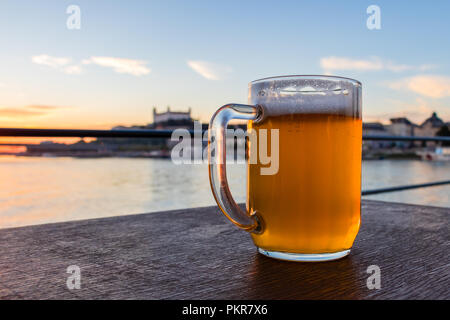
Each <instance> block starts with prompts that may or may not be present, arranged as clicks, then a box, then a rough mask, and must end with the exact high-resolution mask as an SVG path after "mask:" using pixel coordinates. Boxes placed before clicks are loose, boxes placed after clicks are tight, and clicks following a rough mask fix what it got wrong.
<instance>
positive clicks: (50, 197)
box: [0, 156, 450, 228]
mask: <svg viewBox="0 0 450 320" xmlns="http://www.w3.org/2000/svg"><path fill="white" fill-rule="evenodd" d="M362 177H363V178H362V182H363V189H373V188H380V187H387V186H395V185H405V184H414V183H424V182H431V181H439V180H444V179H450V162H423V161H419V160H374V161H363V175H362ZM228 179H229V182H230V185H231V190H232V192H233V195H234V196H235V198H236V201H238V202H244V201H245V192H246V190H245V188H246V171H245V165H242V164H230V165H228ZM449 194H450V186H439V187H431V188H423V189H416V190H410V191H402V192H394V193H388V194H380V195H374V196H367V197H365V198H366V199H377V200H385V201H395V202H404V203H414V204H421V205H432V206H440V207H448V208H449V207H450V199H449ZM214 204H215V202H214V199H213V197H212V194H211V191H210V187H209V180H208V171H207V165H206V164H192V165H176V164H174V163H172V162H171V161H170V160H165V159H145V158H98V159H80V158H41V157H14V156H1V157H0V228H7V227H16V226H24V225H33V224H42V223H49V222H60V221H69V220H80V219H88V218H99V217H107V216H118V215H127V214H135V213H144V212H154V211H162V210H171V209H181V208H189V207H200V206H208V205H214Z"/></svg>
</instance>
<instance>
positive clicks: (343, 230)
mask: <svg viewBox="0 0 450 320" xmlns="http://www.w3.org/2000/svg"><path fill="white" fill-rule="evenodd" d="M259 129H267V132H270V129H279V169H278V173H277V174H275V175H261V173H260V168H261V167H262V165H261V164H259V163H257V164H249V165H248V191H247V197H248V198H247V200H248V201H247V205H248V209H249V212H253V211H257V212H258V214H259V216H260V217H261V218H262V220H263V232H262V233H261V234H256V233H252V238H253V241H254V242H255V244H256V246H257V247H259V248H262V249H265V250H270V251H281V252H301V253H328V252H337V251H343V250H347V249H349V248H351V246H352V244H353V241H354V239H355V237H356V234H357V233H358V230H359V225H360V206H361V202H360V198H361V137H362V122H361V120H360V119H358V118H353V117H350V116H344V115H329V114H294V115H282V116H276V117H269V118H267V119H265V120H264V121H263V122H261V123H257V124H253V121H249V130H256V131H258V130H259ZM268 137H270V134H268ZM268 145H269V146H270V141H269V142H268Z"/></svg>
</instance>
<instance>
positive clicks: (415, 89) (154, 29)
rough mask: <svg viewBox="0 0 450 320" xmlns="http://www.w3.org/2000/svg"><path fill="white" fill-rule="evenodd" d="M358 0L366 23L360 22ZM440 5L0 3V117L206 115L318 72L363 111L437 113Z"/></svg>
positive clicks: (442, 29)
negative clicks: (264, 87) (375, 13)
mask: <svg viewBox="0 0 450 320" xmlns="http://www.w3.org/2000/svg"><path fill="white" fill-rule="evenodd" d="M72 4H76V5H78V6H79V7H80V9H81V28H80V29H79V30H70V29H68V28H67V26H66V20H67V18H68V17H69V14H67V13H66V10H67V7H68V6H69V5H72ZM371 4H376V5H378V6H379V7H380V8H381V29H380V30H369V29H368V28H367V27H366V20H367V17H368V16H369V15H368V14H367V13H366V9H367V7H368V6H369V5H371ZM449 13H450V2H448V1H433V2H427V1H417V2H413V1H395V3H394V1H344V2H343V1H320V2H314V1H303V2H302V1H282V2H274V1H17V0H15V1H9V0H3V1H2V2H0V39H1V45H0V48H1V50H0V71H1V72H0V127H27V128H33V127H34V128H39V127H45V128H105V129H106V128H110V127H111V126H114V125H117V124H124V125H131V124H144V123H148V122H151V121H152V116H151V111H152V107H153V106H157V107H158V109H159V110H164V109H166V108H167V105H170V106H171V108H173V109H178V110H187V108H188V107H191V108H192V110H193V115H194V117H195V118H197V119H200V120H202V121H205V122H206V121H208V119H209V118H210V116H211V115H212V113H213V112H214V111H215V110H216V109H217V108H218V107H219V106H221V105H223V104H226V103H229V102H240V103H246V102H247V83H248V82H250V81H251V80H255V79H258V78H263V77H268V76H275V75H287V74H324V73H326V74H333V75H340V76H345V77H351V78H355V79H358V80H360V81H361V82H362V83H363V93H364V96H363V115H364V120H365V121H374V120H380V121H384V122H386V121H388V119H389V118H390V117H394V116H407V117H408V118H410V119H411V120H413V121H416V122H418V123H420V122H421V121H423V120H424V119H425V118H426V117H428V116H429V115H430V114H431V112H432V111H436V112H438V114H439V115H440V116H441V118H443V119H444V120H446V121H450V61H449V52H450V41H449V40H448V39H449V31H450V20H449V19H448V16H449Z"/></svg>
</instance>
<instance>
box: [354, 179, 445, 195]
mask: <svg viewBox="0 0 450 320" xmlns="http://www.w3.org/2000/svg"><path fill="white" fill-rule="evenodd" d="M445 184H450V180H446V181H437V182H430V183H421V184H411V185H407V186H396V187H389V188H380V189H372V190H363V191H362V192H361V195H363V196H368V195H371V194H378V193H386V192H394V191H403V190H410V189H417V188H425V187H434V186H441V185H445Z"/></svg>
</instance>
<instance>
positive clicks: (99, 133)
mask: <svg viewBox="0 0 450 320" xmlns="http://www.w3.org/2000/svg"><path fill="white" fill-rule="evenodd" d="M189 131H190V133H191V134H193V133H194V131H193V130H189ZM172 132H173V130H154V129H138V130H136V129H133V130H128V129H120V130H119V129H118V130H84V129H23V128H0V137H79V138H170V137H171V136H172ZM204 132H205V131H202V134H203V133H204ZM363 140H373V141H425V142H428V141H434V142H450V137H438V136H436V137H416V136H388V135H363ZM10 145H12V144H10ZM446 184H450V180H445V181H437V182H430V183H421V184H414V185H405V186H395V187H388V188H380V189H372V190H363V191H362V192H361V194H362V195H363V196H365V195H373V194H379V193H386V192H394V191H403V190H411V189H417V188H425V187H432V186H440V185H446Z"/></svg>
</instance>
